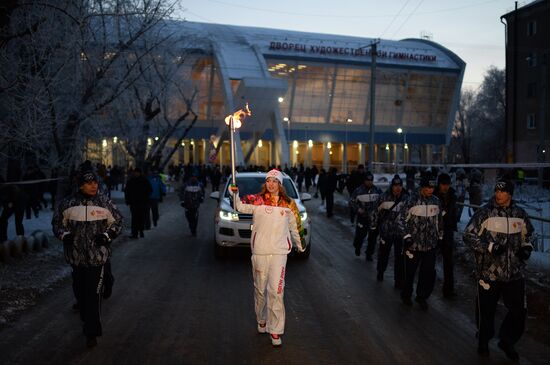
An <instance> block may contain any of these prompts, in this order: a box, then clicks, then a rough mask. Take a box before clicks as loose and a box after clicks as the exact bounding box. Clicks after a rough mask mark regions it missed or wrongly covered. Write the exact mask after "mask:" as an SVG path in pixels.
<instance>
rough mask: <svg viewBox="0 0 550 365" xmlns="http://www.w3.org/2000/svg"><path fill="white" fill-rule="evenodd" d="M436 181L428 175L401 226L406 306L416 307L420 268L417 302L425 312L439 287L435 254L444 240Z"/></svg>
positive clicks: (408, 207)
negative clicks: (436, 277) (433, 293)
mask: <svg viewBox="0 0 550 365" xmlns="http://www.w3.org/2000/svg"><path fill="white" fill-rule="evenodd" d="M434 188H435V180H433V179H431V177H430V176H424V177H423V178H422V180H421V181H420V188H419V190H418V192H416V193H415V194H414V195H413V196H412V197H411V198H410V199H409V200H408V201H407V203H406V204H405V206H404V207H403V210H402V215H401V220H400V223H401V224H402V227H403V228H402V229H403V233H404V236H403V250H404V259H405V283H404V286H403V290H402V291H401V299H402V301H403V303H404V304H406V305H409V306H410V305H412V301H411V296H412V293H413V285H414V278H415V275H416V269H417V268H418V267H420V271H419V274H418V284H417V287H416V301H417V302H418V304H419V305H420V308H421V309H423V310H427V309H428V303H427V302H426V300H427V299H428V297H429V296H430V295H431V293H432V291H433V288H434V284H435V252H436V248H437V244H438V241H439V240H440V239H442V238H443V221H442V215H441V206H440V203H439V199H438V198H437V197H436V196H434V195H433V192H434Z"/></svg>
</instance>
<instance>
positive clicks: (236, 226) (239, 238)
mask: <svg viewBox="0 0 550 365" xmlns="http://www.w3.org/2000/svg"><path fill="white" fill-rule="evenodd" d="M265 176H266V173H265V172H243V173H237V175H236V182H237V186H238V187H239V194H240V196H245V195H248V194H256V193H258V192H260V190H261V186H262V184H263V183H264V181H265ZM230 183H231V178H229V179H228V182H227V183H226V184H225V186H224V188H223V189H222V190H221V192H220V191H214V192H212V193H211V194H210V197H211V198H212V199H216V200H218V208H217V209H216V216H215V218H214V226H215V237H216V238H215V244H214V253H215V255H216V257H222V256H224V254H225V250H226V249H229V248H231V247H250V237H251V235H252V214H243V213H239V212H236V211H235V210H233V201H232V199H233V198H232V196H230V193H229V190H228V188H229V184H230ZM283 186H284V188H285V190H286V193H287V194H288V196H289V197H291V198H292V199H294V200H295V201H296V205H297V206H298V210H299V211H300V218H301V219H302V226H303V228H304V235H305V242H306V250H305V251H304V252H302V253H299V252H297V250H296V249H295V248H293V251H294V252H293V254H294V255H296V256H298V257H299V258H308V257H309V254H310V251H311V232H310V229H311V219H310V217H309V216H308V214H307V211H306V207H305V206H304V204H303V202H304V201H307V200H310V199H311V195H310V194H308V193H302V194H301V195H299V194H298V189H297V188H296V185H295V184H294V181H292V179H291V178H290V177H289V176H288V175H286V174H283Z"/></svg>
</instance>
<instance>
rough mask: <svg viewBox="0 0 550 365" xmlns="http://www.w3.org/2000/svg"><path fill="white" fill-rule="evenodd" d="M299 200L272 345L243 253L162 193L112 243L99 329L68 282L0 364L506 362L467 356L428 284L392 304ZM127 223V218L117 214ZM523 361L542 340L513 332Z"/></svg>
mask: <svg viewBox="0 0 550 365" xmlns="http://www.w3.org/2000/svg"><path fill="white" fill-rule="evenodd" d="M318 204H319V202H318V200H317V201H314V202H308V203H306V205H307V206H308V209H309V214H310V215H311V216H312V218H313V240H312V244H313V246H312V252H311V256H310V258H309V260H305V261H299V260H292V259H291V260H289V263H288V266H287V279H286V280H287V281H286V290H285V302H286V313H287V321H286V333H285V335H284V336H283V337H282V339H283V346H282V347H281V348H273V347H272V346H271V342H270V340H269V337H268V336H267V335H259V334H257V332H256V322H255V318H254V309H253V287H252V272H251V264H250V254H249V252H248V250H239V251H235V252H233V253H232V254H231V255H229V257H227V258H225V259H224V260H216V259H215V258H214V255H213V239H214V232H213V223H212V222H213V215H214V207H215V201H213V200H211V199H207V201H206V202H205V204H203V207H202V210H201V213H200V214H201V222H200V224H199V234H198V237H190V235H189V231H188V228H187V224H186V222H185V218H184V215H183V209H182V208H180V207H179V205H178V204H177V202H176V201H175V198H174V197H171V198H169V199H168V201H166V202H165V203H163V204H162V205H161V219H160V221H159V226H158V227H156V228H154V229H153V230H151V231H147V232H146V237H145V238H144V239H138V240H130V241H127V242H124V243H122V244H119V245H118V247H116V250H115V254H114V257H113V260H112V261H113V272H114V275H115V277H116V282H115V287H114V291H113V296H112V297H111V298H110V299H109V300H107V301H104V302H103V304H104V306H103V313H102V322H103V329H104V335H103V336H102V337H100V338H99V341H98V342H99V345H98V347H96V348H94V349H92V350H89V349H87V348H86V347H85V338H84V336H83V335H82V332H81V323H80V320H79V317H78V315H77V314H74V313H72V311H71V305H72V303H73V295H72V290H71V287H70V283H68V282H67V283H66V285H64V286H62V287H61V288H59V289H57V290H56V291H55V292H54V293H52V294H50V295H48V296H47V297H46V298H44V299H43V300H42V301H41V303H39V305H37V306H35V307H34V308H32V309H31V310H30V311H29V312H27V313H26V314H24V315H23V316H22V317H21V318H20V319H19V320H18V322H16V323H15V324H13V325H12V326H11V327H10V328H7V329H5V330H3V331H2V332H0V363H2V364H103V365H107V364H300V365H305V364H474V363H482V364H495V363H497V364H498V363H506V362H507V360H506V358H505V357H504V355H503V354H502V352H501V351H500V350H498V348H497V347H496V341H494V342H492V343H491V356H490V357H489V358H479V357H478V355H477V352H476V339H475V326H474V322H473V318H472V316H471V315H470V313H464V310H463V309H461V307H460V306H459V305H458V304H457V303H456V302H449V301H444V300H443V299H441V296H440V294H439V291H436V292H434V295H432V297H431V298H430V299H429V304H430V309H429V310H428V311H427V312H424V311H421V310H420V309H419V307H418V306H416V305H415V306H413V307H412V308H410V307H406V306H404V305H403V304H401V301H400V297H399V293H398V292H397V291H395V290H394V289H393V281H392V280H391V278H390V276H391V274H390V273H391V268H389V269H388V272H386V281H384V282H383V283H379V282H377V281H376V280H375V265H374V264H373V263H366V262H365V261H364V259H360V258H356V257H355V256H354V254H353V249H352V247H351V240H352V230H351V228H350V227H349V226H346V225H343V224H341V222H339V221H337V220H329V219H327V218H326V217H324V216H323V215H322V213H319V212H317V207H318ZM127 223H129V222H127ZM517 349H518V351H519V352H520V355H521V356H522V359H521V363H524V364H543V363H544V364H547V363H548V359H550V349H549V348H548V347H547V346H545V345H542V344H540V343H538V342H535V341H533V340H532V339H530V338H528V337H526V336H524V338H522V340H521V341H520V343H519V344H518V346H517Z"/></svg>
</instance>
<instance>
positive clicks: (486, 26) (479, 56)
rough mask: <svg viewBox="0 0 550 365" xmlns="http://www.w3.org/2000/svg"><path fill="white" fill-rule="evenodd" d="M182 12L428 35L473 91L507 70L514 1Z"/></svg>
mask: <svg viewBox="0 0 550 365" xmlns="http://www.w3.org/2000/svg"><path fill="white" fill-rule="evenodd" d="M529 2H530V1H527V2H525V1H523V2H519V5H518V6H522V5H524V4H527V3H529ZM181 7H182V8H183V9H182V10H178V12H177V15H178V17H181V18H185V19H187V20H190V21H198V22H208V23H221V24H230V25H246V26H255V27H265V28H275V29H287V30H298V31H305V32H313V33H327V34H341V35H349V36H359V37H366V38H382V39H392V40H399V39H403V38H418V37H420V35H421V34H430V35H431V37H432V40H433V41H435V42H437V43H439V44H441V45H443V46H444V47H447V48H449V49H450V50H452V51H453V52H455V53H456V54H457V55H458V56H459V57H461V58H462V59H463V60H464V61H465V62H466V64H467V65H466V74H465V76H464V85H463V86H464V87H465V88H477V87H478V86H479V85H480V83H481V81H482V80H483V74H484V73H485V71H486V70H487V68H488V67H490V66H491V65H494V66H497V67H499V68H504V66H505V61H504V46H505V27H504V25H503V24H502V23H501V22H500V17H501V16H502V15H504V14H505V13H507V12H509V11H512V10H513V9H514V1H511V0H485V1H484V0H478V1H473V0H465V1H451V0H393V1H369V0H362V1H359V0H340V1H319V0H317V1H315V0H300V1H297V0H277V1H267V0H255V1H245V0H182V1H181Z"/></svg>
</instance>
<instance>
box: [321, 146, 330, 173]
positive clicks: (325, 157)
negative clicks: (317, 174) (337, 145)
mask: <svg viewBox="0 0 550 365" xmlns="http://www.w3.org/2000/svg"><path fill="white" fill-rule="evenodd" d="M329 152H330V149H329V148H328V147H327V143H323V168H324V169H325V170H326V171H327V172H328V169H329V167H330V154H329Z"/></svg>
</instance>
